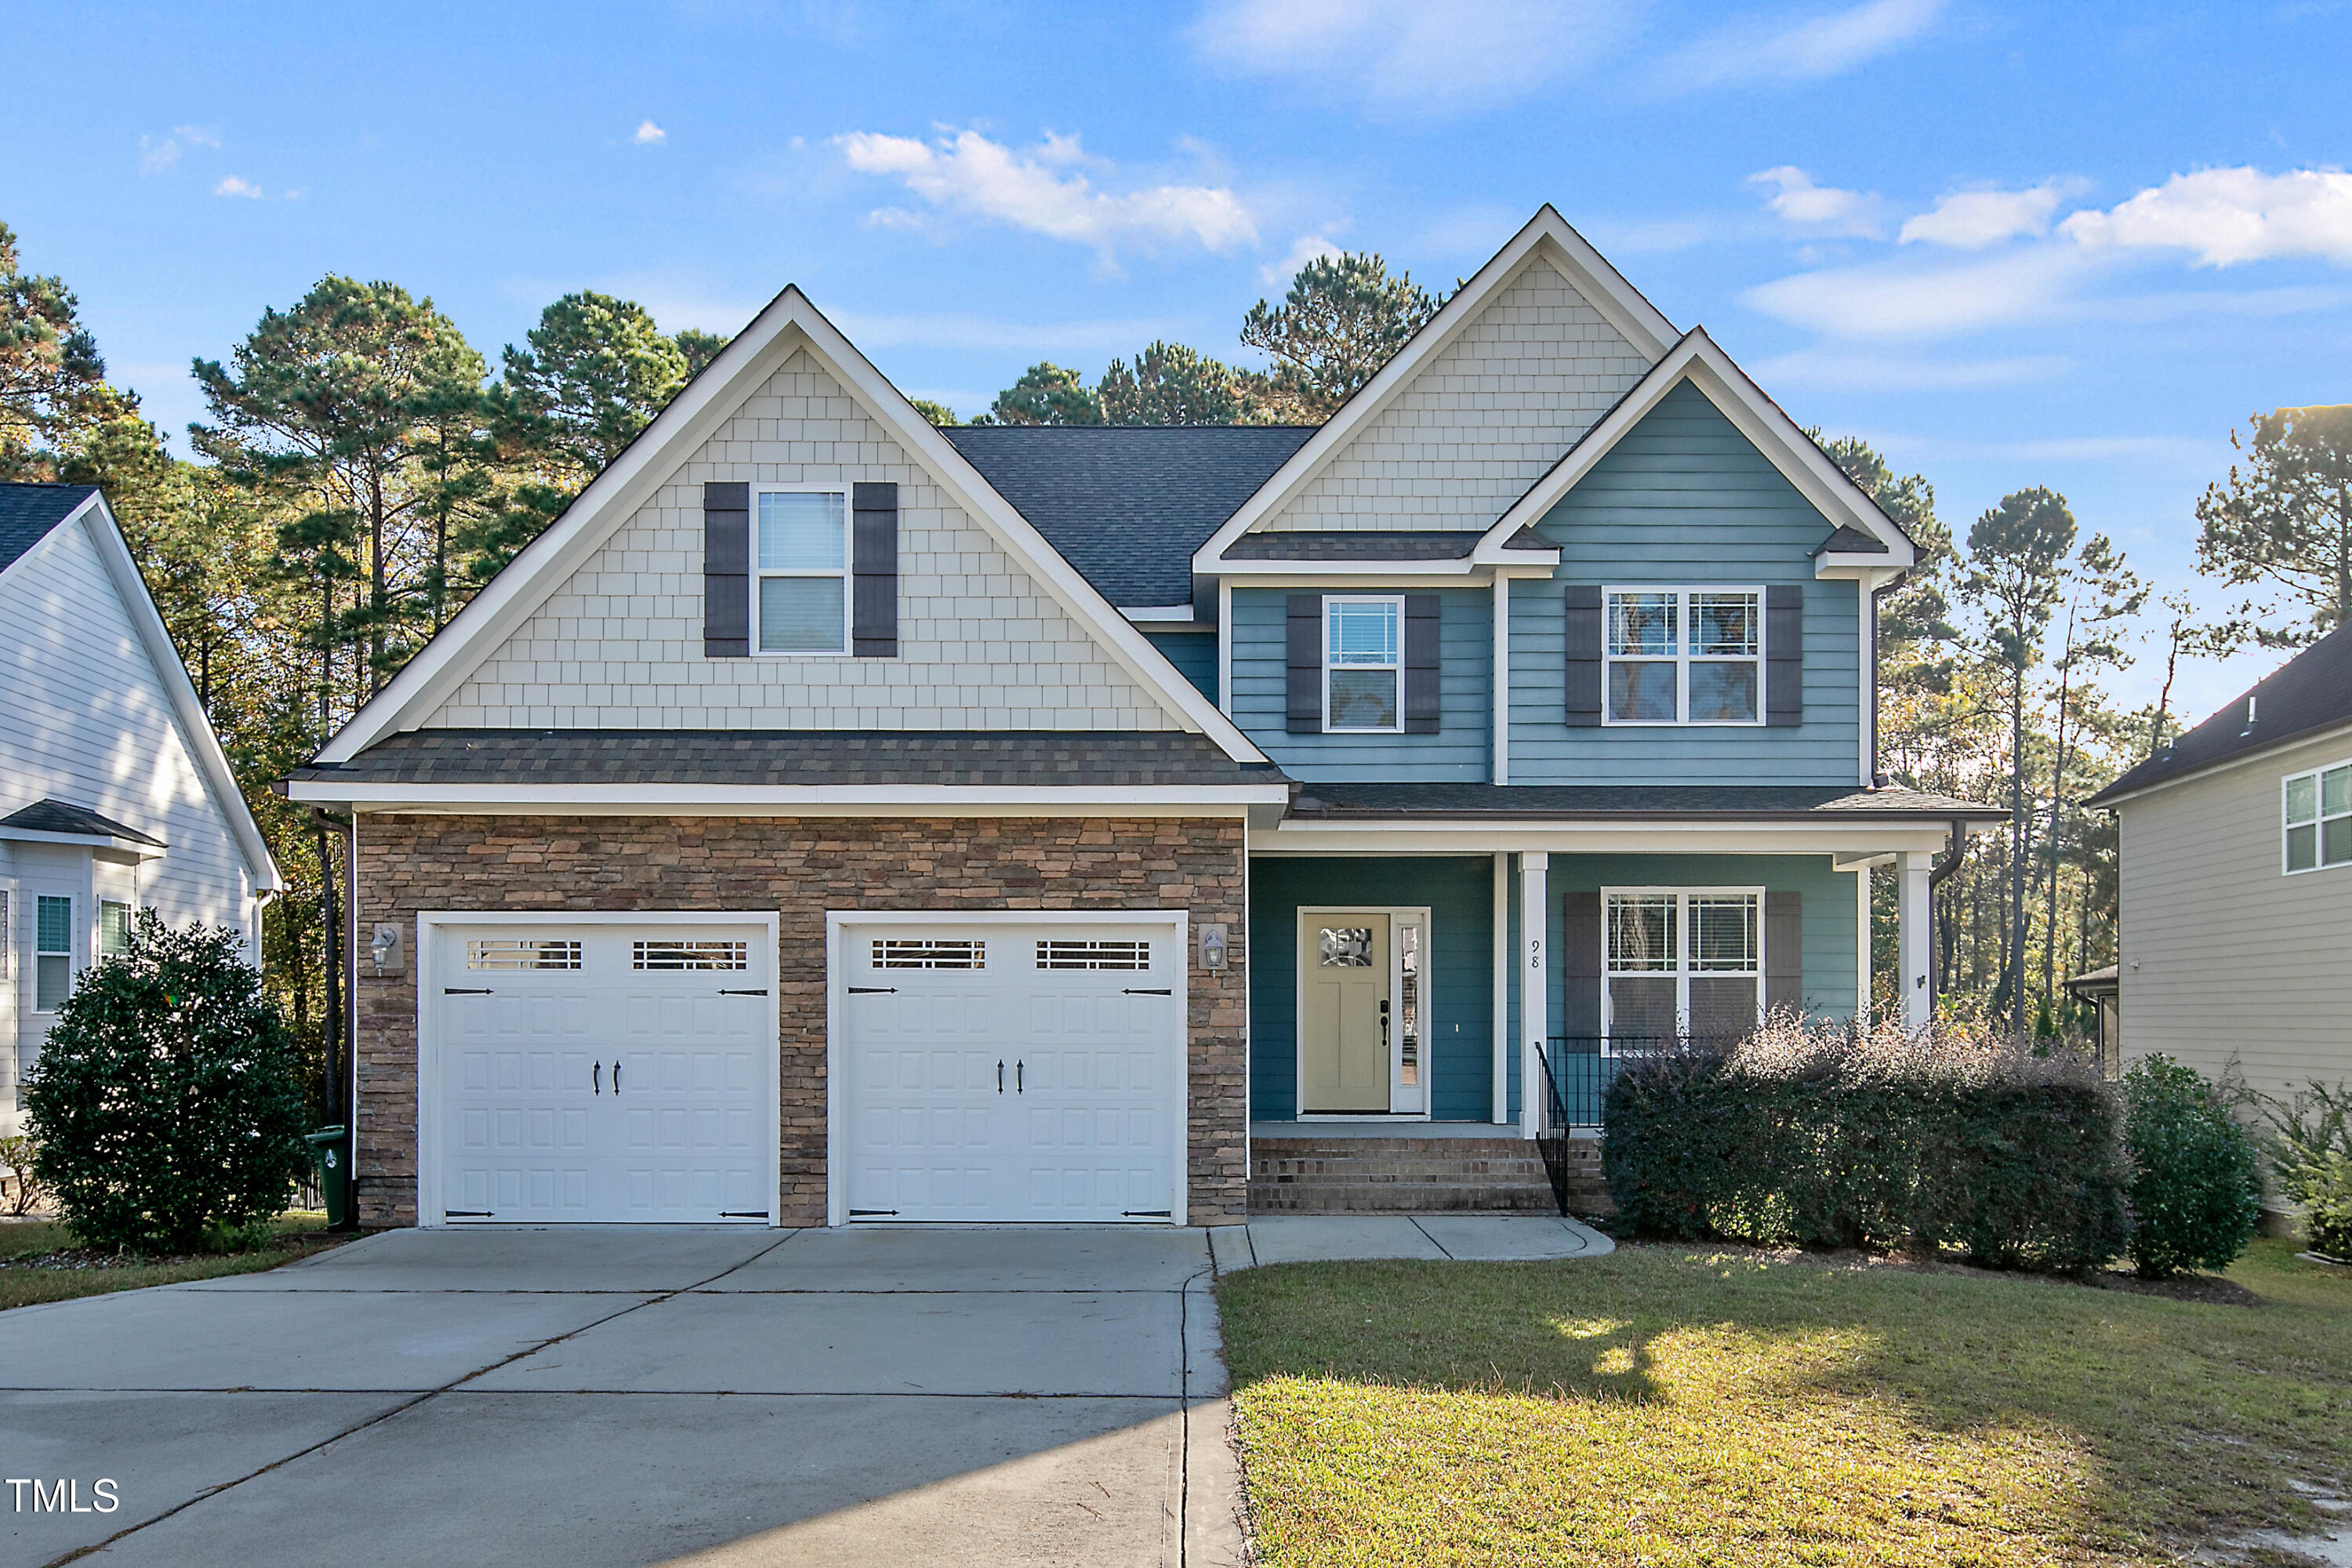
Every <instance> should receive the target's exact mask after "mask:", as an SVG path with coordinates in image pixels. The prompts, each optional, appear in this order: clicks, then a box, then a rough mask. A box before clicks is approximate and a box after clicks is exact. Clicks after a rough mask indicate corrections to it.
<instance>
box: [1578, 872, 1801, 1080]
mask: <svg viewBox="0 0 2352 1568" xmlns="http://www.w3.org/2000/svg"><path fill="white" fill-rule="evenodd" d="M1602 928H1603V937H1604V942H1605V960H1606V975H1607V982H1606V989H1605V992H1604V995H1603V1005H1604V1007H1605V1008H1606V1010H1607V1011H1606V1013H1605V1015H1604V1016H1603V1018H1602V1028H1603V1030H1604V1031H1605V1032H1606V1033H1607V1035H1608V1036H1609V1038H1610V1039H1611V1041H1612V1042H1613V1043H1616V1044H1620V1045H1624V1044H1631V1043H1633V1042H1636V1041H1642V1040H1655V1039H1663V1038H1668V1037H1675V1036H1685V1035H1687V1036H1689V1037H1693V1038H1721V1037H1742V1036H1746V1035H1747V1034H1748V1033H1749V1032H1751V1031H1752V1030H1754V1029H1755V1027H1756V1026H1757V1025H1758V1024H1759V1023H1760V1022H1761V1021H1762V1019H1763V1012H1764V989H1763V988H1764V895H1763V893H1762V892H1761V891H1759V890H1756V889H1699V890H1684V889H1638V890H1636V889H1628V890H1625V891H1622V892H1612V893H1609V894H1607V895H1605V897H1604V899H1603V915H1602Z"/></svg>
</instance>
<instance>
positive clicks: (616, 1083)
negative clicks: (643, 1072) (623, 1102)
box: [613, 1057, 621, 1094]
mask: <svg viewBox="0 0 2352 1568" xmlns="http://www.w3.org/2000/svg"><path fill="white" fill-rule="evenodd" d="M613 1092H614V1094H618V1093H620V1092H621V1058H618V1057H614V1058H613Z"/></svg>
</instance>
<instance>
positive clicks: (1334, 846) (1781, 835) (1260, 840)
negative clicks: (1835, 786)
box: [1250, 817, 1997, 856]
mask: <svg viewBox="0 0 2352 1568" xmlns="http://www.w3.org/2000/svg"><path fill="white" fill-rule="evenodd" d="M1996 826H1997V825H1996ZM1970 831H1971V832H1975V831H1977V828H1976V826H1975V825H1973V824H1971V825H1970ZM1950 832H1951V824H1950V823H1949V822H1948V821H1940V820H1939V821H1935V822H1926V823H1919V824H1916V825H1914V824H1910V823H1864V822H1857V823H1854V824H1852V825H1851V826H1843V827H1834V826H1824V825H1822V824H1820V823H1813V822H1742V823H1728V822H1677V821H1675V819H1673V818H1671V817H1650V818H1629V819H1627V820H1626V821H1623V822H1578V823H1544V822H1464V821H1456V822H1385V823H1373V822H1314V821H1302V820H1300V819H1298V818H1297V817H1291V818H1287V819H1286V820H1285V821H1284V822H1283V824H1282V826H1280V827H1279V828H1277V829H1276V830H1275V831H1273V832H1271V833H1260V834H1255V835H1253V836H1252V837H1251V839H1250V853H1251V854H1253V855H1485V854H1500V853H1513V854H1544V853H1549V854H1557V855H1624V854H1674V855H1843V856H1854V855H1883V854H1889V853H1893V852H1895V851H1899V850H1905V849H1916V850H1922V851H1934V850H1938V849H1941V848H1942V847H1943V846H1944V844H1945V843H1946V841H1947V840H1948V837H1950Z"/></svg>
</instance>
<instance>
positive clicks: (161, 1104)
mask: <svg viewBox="0 0 2352 1568" xmlns="http://www.w3.org/2000/svg"><path fill="white" fill-rule="evenodd" d="M239 942H240V938H239V937H238V935H237V933H236V931H228V930H225V929H221V930H206V929H205V928H203V927H200V926H194V925H192V926H189V927H188V928H187V929H185V930H184V931H174V930H173V929H172V928H170V927H169V926H166V925H165V924H163V921H162V920H161V919H160V918H159V917H158V916H157V915H156V914H155V913H154V911H152V910H148V911H146V912H144V913H142V914H141V915H140V917H139V920H138V921H137V923H136V924H135V925H134V926H133V927H132V928H131V942H130V946H129V948H128V950H127V951H125V952H121V953H120V954H118V955H116V956H114V957H111V958H108V959H105V960H103V961H101V962H100V963H98V964H96V965H95V966H93V967H92V968H90V969H89V970H88V971H87V972H85V973H83V975H82V976H81V978H80V980H79V982H78V983H77V984H75V986H74V989H73V993H72V994H71V995H69V996H68V997H67V998H66V1000H65V1003H64V1005H62V1006H60V1007H59V1008H58V1016H57V1021H56V1022H55V1023H54V1024H52V1025H51V1026H50V1027H49V1037H48V1042H47V1045H45V1046H44V1047H42V1050H41V1057H40V1063H39V1066H38V1068H37V1069H36V1071H35V1073H34V1074H33V1076H32V1078H31V1079H30V1081H29V1082H28V1084H27V1086H26V1092H25V1108H26V1128H27V1131H29V1132H30V1133H31V1134H32V1136H33V1137H34V1138H36V1139H37V1140H38V1142H39V1144H40V1151H39V1153H38V1154H37V1156H36V1158H35V1162H34V1170H35V1172H36V1173H37V1176H38V1179H39V1180H40V1181H42V1182H44V1183H46V1184H48V1186H49V1187H50V1188H51V1190H52V1191H53V1192H54V1193H55V1194H56V1197H57V1202H58V1208H59V1209H60V1210H61V1211H62V1213H63V1214H64V1215H65V1218H66V1221H67V1223H68V1225H70V1226H72V1227H73V1230H74V1234H75V1235H76V1236H78V1237H80V1238H81V1239H82V1240H83V1241H84V1242H85V1243H88V1244H89V1245H91V1246H94V1247H118V1248H123V1249H128V1250H136V1251H142V1252H187V1251H193V1250H194V1249H195V1248H196V1247H200V1246H202V1245H203V1244H204V1243H205V1239H206V1237H208V1235H217V1234H220V1233H225V1232H233V1231H236V1230H237V1229H239V1228H242V1227H247V1226H253V1225H256V1224H257V1223H259V1222H261V1221H264V1220H267V1219H269V1218H271V1217H272V1216H274V1215H278V1214H279V1213H281V1212H283V1210H284V1209H285V1207H286V1204H287V1200H288V1199H289V1197H290V1196H291V1195H292V1194H293V1191H294V1186H295V1184H296V1183H297V1182H298V1181H299V1179H300V1177H301V1176H302V1174H303V1173H304V1171H305V1170H306V1169H307V1167H308V1163H309V1160H308V1151H307V1150H306V1149H305V1147H304V1145H303V1143H302V1133H303V1130H304V1125H305V1122H306V1120H307V1118H306V1116H305V1112H304V1106H303V1098H302V1091H301V1088H300V1085H299V1079H298V1070H299V1068H298V1058H297V1056H296V1049H295V1044H294V1039H293V1037H292V1035H291V1033H290V1032H289V1030H288V1029H287V1027H286V1024H285V1021H284V1020H283V1019H282V1018H281V1017H280V1016H278V1009H277V1008H276V1007H275V1006H274V1005H271V1004H270V1003H269V1002H268V1001H267V1000H266V999H265V998H264V997H263V996H262V994H261V976H260V975H259V974H258V973H257V972H256V971H255V970H254V969H253V967H252V966H251V965H250V964H247V963H245V962H244V961H243V959H241V958H240V957H239V956H238V952H237V949H238V945H239Z"/></svg>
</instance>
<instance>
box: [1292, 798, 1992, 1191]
mask: <svg viewBox="0 0 2352 1568" xmlns="http://www.w3.org/2000/svg"><path fill="white" fill-rule="evenodd" d="M1320 788H1330V786H1318V789H1320ZM1480 788H1481V789H1482V791H1483V792H1484V793H1485V794H1486V795H1487V796H1488V797H1490V798H1492V797H1500V798H1494V799H1493V804H1492V805H1491V807H1490V808H1489V809H1486V810H1480V811H1475V812H1465V811H1461V810H1454V811H1447V812H1439V811H1433V810H1430V809H1425V808H1416V807H1414V806H1413V805H1407V804H1402V803H1396V804H1391V803H1390V802H1388V801H1384V800H1382V799H1381V794H1382V792H1383V789H1384V786H1360V787H1358V788H1357V789H1355V790H1352V791H1347V792H1345V793H1344V794H1343V793H1342V792H1341V791H1339V789H1337V788H1330V793H1331V794H1332V795H1338V796H1340V798H1339V799H1331V800H1302V801H1301V802H1300V803H1298V805H1297V806H1295V807H1294V809H1293V811H1292V813H1291V814H1290V816H1287V817H1286V819H1285V820H1284V822H1283V823H1282V824H1281V826H1278V827H1276V828H1275V829H1273V830H1271V831H1267V832H1260V833H1256V834H1254V835H1253V838H1252V844H1251V859H1250V881H1251V891H1250V902H1251V909H1250V917H1251V918H1250V931H1251V951H1250V968H1251V989H1250V996H1251V1001H1250V1058H1249V1065H1250V1081H1249V1097H1250V1121H1251V1125H1250V1137H1251V1142H1252V1149H1253V1154H1252V1172H1253V1189H1252V1194H1253V1195H1252V1203H1253V1207H1255V1206H1257V1205H1258V1203H1259V1202H1260V1200H1261V1199H1262V1198H1265V1199H1270V1198H1271V1197H1272V1196H1273V1195H1274V1194H1273V1188H1274V1186H1275V1185H1276V1178H1277V1177H1280V1178H1283V1180H1284V1181H1285V1182H1286V1184H1287V1185H1289V1186H1291V1187H1294V1188H1297V1187H1300V1186H1303V1185H1311V1184H1313V1183H1312V1181H1311V1180H1310V1178H1316V1179H1321V1178H1322V1177H1328V1176H1329V1175H1330V1173H1331V1171H1332V1168H1333V1167H1334V1166H1335V1164H1337V1163H1345V1162H1347V1161H1349V1159H1351V1158H1352V1159H1353V1160H1354V1161H1355V1162H1356V1163H1358V1164H1360V1165H1361V1166H1362V1167H1363V1172H1362V1180H1361V1182H1360V1185H1370V1184H1377V1183H1379V1182H1385V1183H1387V1184H1391V1185H1393V1186H1394V1187H1396V1188H1397V1189H1398V1194H1397V1195H1398V1196H1400V1197H1405V1196H1410V1197H1412V1201H1413V1205H1414V1206H1438V1194H1436V1193H1435V1192H1434V1191H1433V1184H1439V1183H1440V1182H1441V1181H1442V1180H1444V1179H1450V1180H1454V1181H1455V1182H1456V1183H1457V1184H1462V1185H1464V1186H1465V1187H1471V1188H1476V1187H1479V1186H1480V1184H1481V1183H1480V1180H1479V1178H1481V1177H1482V1176H1484V1175H1487V1174H1493V1173H1495V1172H1496V1162H1497V1161H1501V1160H1504V1159H1505V1158H1506V1156H1505V1154H1504V1152H1503V1151H1501V1150H1500V1149H1499V1148H1488V1147H1480V1148H1478V1149H1476V1150H1475V1151H1474V1150H1473V1149H1472V1148H1470V1147H1469V1145H1482V1146H1483V1145H1492V1144H1494V1143H1495V1142H1496V1141H1497V1140H1510V1141H1517V1142H1520V1143H1521V1144H1522V1145H1525V1144H1528V1143H1531V1142H1533V1141H1535V1140H1537V1139H1538V1138H1539V1137H1542V1138H1547V1139H1548V1141H1559V1140H1566V1141H1570V1142H1575V1141H1579V1140H1586V1141H1589V1140H1591V1139H1592V1138H1594V1137H1596V1136H1597V1133H1598V1129H1599V1125H1600V1122H1601V1104H1602V1100H1603V1098H1604V1096H1605V1094H1606V1091H1607V1087H1608V1083H1609V1080H1610V1078H1611V1077H1612V1074H1613V1072H1614V1070H1615V1068H1616V1067H1617V1065H1618V1064H1620V1063H1621V1062H1622V1060H1624V1059H1626V1058H1628V1057H1630V1056H1632V1055H1634V1054H1637V1053H1639V1052H1641V1051H1643V1050H1648V1049H1654V1048H1656V1047H1657V1046H1658V1045H1659V1044H1660V1043H1661V1042H1670V1041H1675V1040H1683V1039H1706V1038H1738V1037H1745V1036H1746V1035H1747V1034H1748V1033H1749V1032H1751V1031H1752V1030H1753V1029H1754V1028H1755V1027H1756V1026H1757V1024H1758V1022H1759V1020H1760V1019H1761V1018H1762V1017H1763V1016H1765V1014H1766V1013H1767V1012H1769V1011H1772V1010H1777V1009H1784V1008H1785V1009H1789V1010H1792V1011H1795V1012H1799V1013H1802V1014H1804V1015H1807V1016H1814V1017H1822V1018H1836V1019H1844V1018H1851V1017H1854V1016H1857V1015H1859V1014H1862V1013H1864V1012H1865V1011H1867V1010H1869V1009H1870V1008H1871V1006H1872V990H1873V984H1872V983H1873V974H1872V960H1871V901H1870V900H1871V888H1870V872H1871V871H1872V869H1873V868H1878V867H1889V868H1892V869H1893V871H1894V874H1895V877H1896V878H1897V879H1898V888H1899V896H1898V898H1897V900H1896V902H1897V906H1898V910H1899V914H1898V922H1897V923H1898V931H1897V941H1896V942H1895V948H1896V951H1897V953H1898V968H1897V972H1896V974H1895V982H1896V984H1895V987H1894V989H1895V992H1896V994H1899V995H1900V997H1901V998H1902V1003H1901V1005H1902V1010H1903V1016H1904V1018H1905V1020H1906V1022H1907V1023H1909V1024H1911V1025H1913V1026H1923V1025H1925V1024H1926V1022H1927V1019H1928V1017H1929V1016H1931V1013H1932V1008H1933V1000H1934V998H1933V992H1932V988H1931V984H1932V983H1931V980H1930V977H1929V973H1928V959H1929V943H1928V932H1927V924H1928V922H1927V909H1928V885H1929V881H1930V879H1931V876H1932V874H1933V868H1934V866H1935V864H1936V863H1937V860H1938V858H1939V857H1940V856H1942V855H1943V854H1944V853H1945V852H1946V851H1947V850H1948V847H1949V846H1950V845H1951V844H1953V843H1955V842H1958V841H1959V839H1960V838H1961V837H1964V836H1965V835H1966V834H1967V833H1968V832H1969V831H1972V830H1981V828H1982V827H1983V826H1989V825H1990V822H1992V821H1995V820H1998V817H1997V814H1994V813H1990V812H1988V811H1987V809H1986V808H1984V807H1981V806H1974V805H1968V804H1967V803H1963V802H1957V801H1944V800H1941V799H1939V798H1937V797H1932V796H1923V795H1917V794H1916V793H1914V792H1910V791H1902V790H1883V791H1870V792H1861V793H1860V794H1859V795H1837V794H1836V792H1828V793H1829V795H1830V796H1831V799H1830V800H1829V801H1823V800H1819V799H1816V800H1814V801H1812V802H1811V803H1805V802H1794V801H1783V802H1779V803H1773V804H1767V803H1763V802H1757V801H1754V800H1753V799H1752V797H1753V796H1755V795H1764V794H1769V795H1786V794H1788V793H1789V792H1781V791H1772V792H1716V793H1717V798H1718V799H1720V797H1721V796H1722V795H1724V794H1726V793H1735V794H1737V793H1744V794H1747V795H1749V796H1750V797H1751V801H1750V802H1749V803H1748V805H1749V809H1747V810H1744V811H1739V812H1737V813H1718V814H1717V815H1716V816H1712V817H1696V816H1689V815H1682V814H1675V813H1673V812H1671V811H1662V810H1660V809H1659V807H1661V806H1665V805H1672V804H1673V803H1672V802H1671V801H1668V800H1660V799H1658V798H1657V797H1660V796H1672V795H1675V794H1676V793H1677V792H1675V791H1637V790H1609V791H1588V790H1579V791H1573V792H1569V791H1554V790H1549V789H1543V788H1529V789H1526V790H1516V789H1514V790H1504V791H1496V790H1493V789H1492V788H1491V786H1480ZM1420 793H1426V792H1420ZM1815 793H1816V794H1817V795H1818V794H1820V793H1822V792H1815ZM1566 794H1574V795H1583V796H1591V795H1608V796H1612V797H1619V798H1617V799H1612V800H1610V801H1607V802H1605V803H1594V802H1591V801H1586V802H1583V803H1576V805H1577V808H1576V809H1573V810H1571V809H1567V806H1568V805H1569V803H1555V802H1547V801H1544V800H1542V799H1540V798H1528V797H1543V796H1549V795H1566ZM1366 796H1370V797H1371V799H1370V801H1369V802H1364V803H1363V804H1355V803H1357V802H1362V801H1363V797H1366ZM1624 797H1632V798H1624ZM1523 801H1524V804H1522V802H1523ZM1482 804H1484V803H1483V802H1482ZM1644 804H1646V805H1649V809H1647V810H1643V809H1642V806H1643V805H1644ZM1547 805H1549V806H1550V807H1551V809H1550V810H1549V811H1546V810H1545V809H1544V807H1545V806H1547ZM1775 805H1777V809H1775ZM1382 806H1387V807H1388V809H1386V810H1382V809H1381V807H1382ZM1883 989H1884V988H1882V990H1883ZM1432 1141H1451V1142H1455V1143H1457V1144H1460V1145H1463V1146H1462V1147H1460V1148H1457V1149H1454V1150H1451V1151H1446V1150H1440V1149H1438V1148H1433V1147H1429V1148H1417V1147H1415V1145H1416V1144H1422V1143H1427V1142H1432ZM1276 1145H1280V1148H1279V1149H1278V1150H1275V1149H1274V1146H1276ZM1595 1149H1596V1154H1595V1163H1596V1165H1597V1145H1596V1146H1595ZM1269 1150H1274V1152H1275V1154H1278V1156H1279V1158H1280V1159H1281V1160H1284V1161H1288V1162H1290V1164H1289V1165H1288V1166H1286V1167H1284V1168H1282V1169H1276V1165H1275V1163H1274V1155H1272V1154H1268V1153H1267V1151H1269ZM1376 1154H1377V1156H1378V1160H1377V1161H1375V1158H1374V1156H1375V1155H1376ZM1535 1155H1536V1151H1535V1150H1534V1149H1532V1148H1528V1147H1522V1149H1521V1150H1520V1151H1519V1152H1517V1154H1516V1155H1512V1156H1509V1159H1510V1160H1512V1161H1516V1162H1518V1165H1517V1169H1515V1170H1514V1171H1513V1172H1512V1173H1510V1180H1509V1182H1506V1183H1499V1184H1497V1183H1492V1182H1490V1183H1486V1184H1485V1185H1486V1188H1487V1189H1488V1190H1487V1192H1486V1196H1487V1197H1489V1198H1493V1199H1496V1200H1497V1201H1496V1202H1494V1204H1493V1205H1492V1206H1500V1207H1509V1206H1517V1201H1516V1200H1512V1201H1501V1200H1502V1199H1504V1198H1505V1197H1507V1194H1506V1193H1504V1192H1503V1190H1502V1189H1503V1188H1505V1187H1509V1186H1512V1185H1513V1184H1518V1185H1520V1186H1528V1185H1529V1184H1530V1182H1531V1178H1530V1172H1532V1171H1537V1170H1538V1167H1536V1166H1534V1165H1531V1164H1528V1162H1532V1161H1533V1160H1534V1159H1535ZM1480 1160H1484V1161H1485V1162H1486V1163H1485V1165H1484V1166H1482V1167H1480V1168H1479V1169H1475V1170H1474V1169H1472V1168H1470V1167H1471V1165H1472V1164H1473V1163H1475V1162H1477V1161H1480ZM1374 1163H1384V1167H1383V1168H1382V1169H1381V1170H1378V1171H1375V1170H1373V1169H1372V1165H1373V1164H1374ZM1448 1173H1450V1175H1449V1174H1448ZM1538 1174H1539V1172H1538ZM1554 1174H1555V1175H1557V1174H1558V1172H1557V1171H1555V1172H1554ZM1594 1176H1595V1178H1596V1180H1597V1169H1596V1170H1595V1172H1594ZM1406 1189H1432V1190H1415V1191H1413V1192H1411V1193H1408V1192H1407V1191H1406ZM1358 1196H1359V1198H1360V1200H1361V1202H1360V1203H1356V1204H1351V1205H1349V1206H1366V1205H1369V1204H1370V1202H1371V1201H1372V1199H1371V1197H1370V1196H1368V1195H1366V1194H1358ZM1462 1206H1470V1205H1462Z"/></svg>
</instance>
